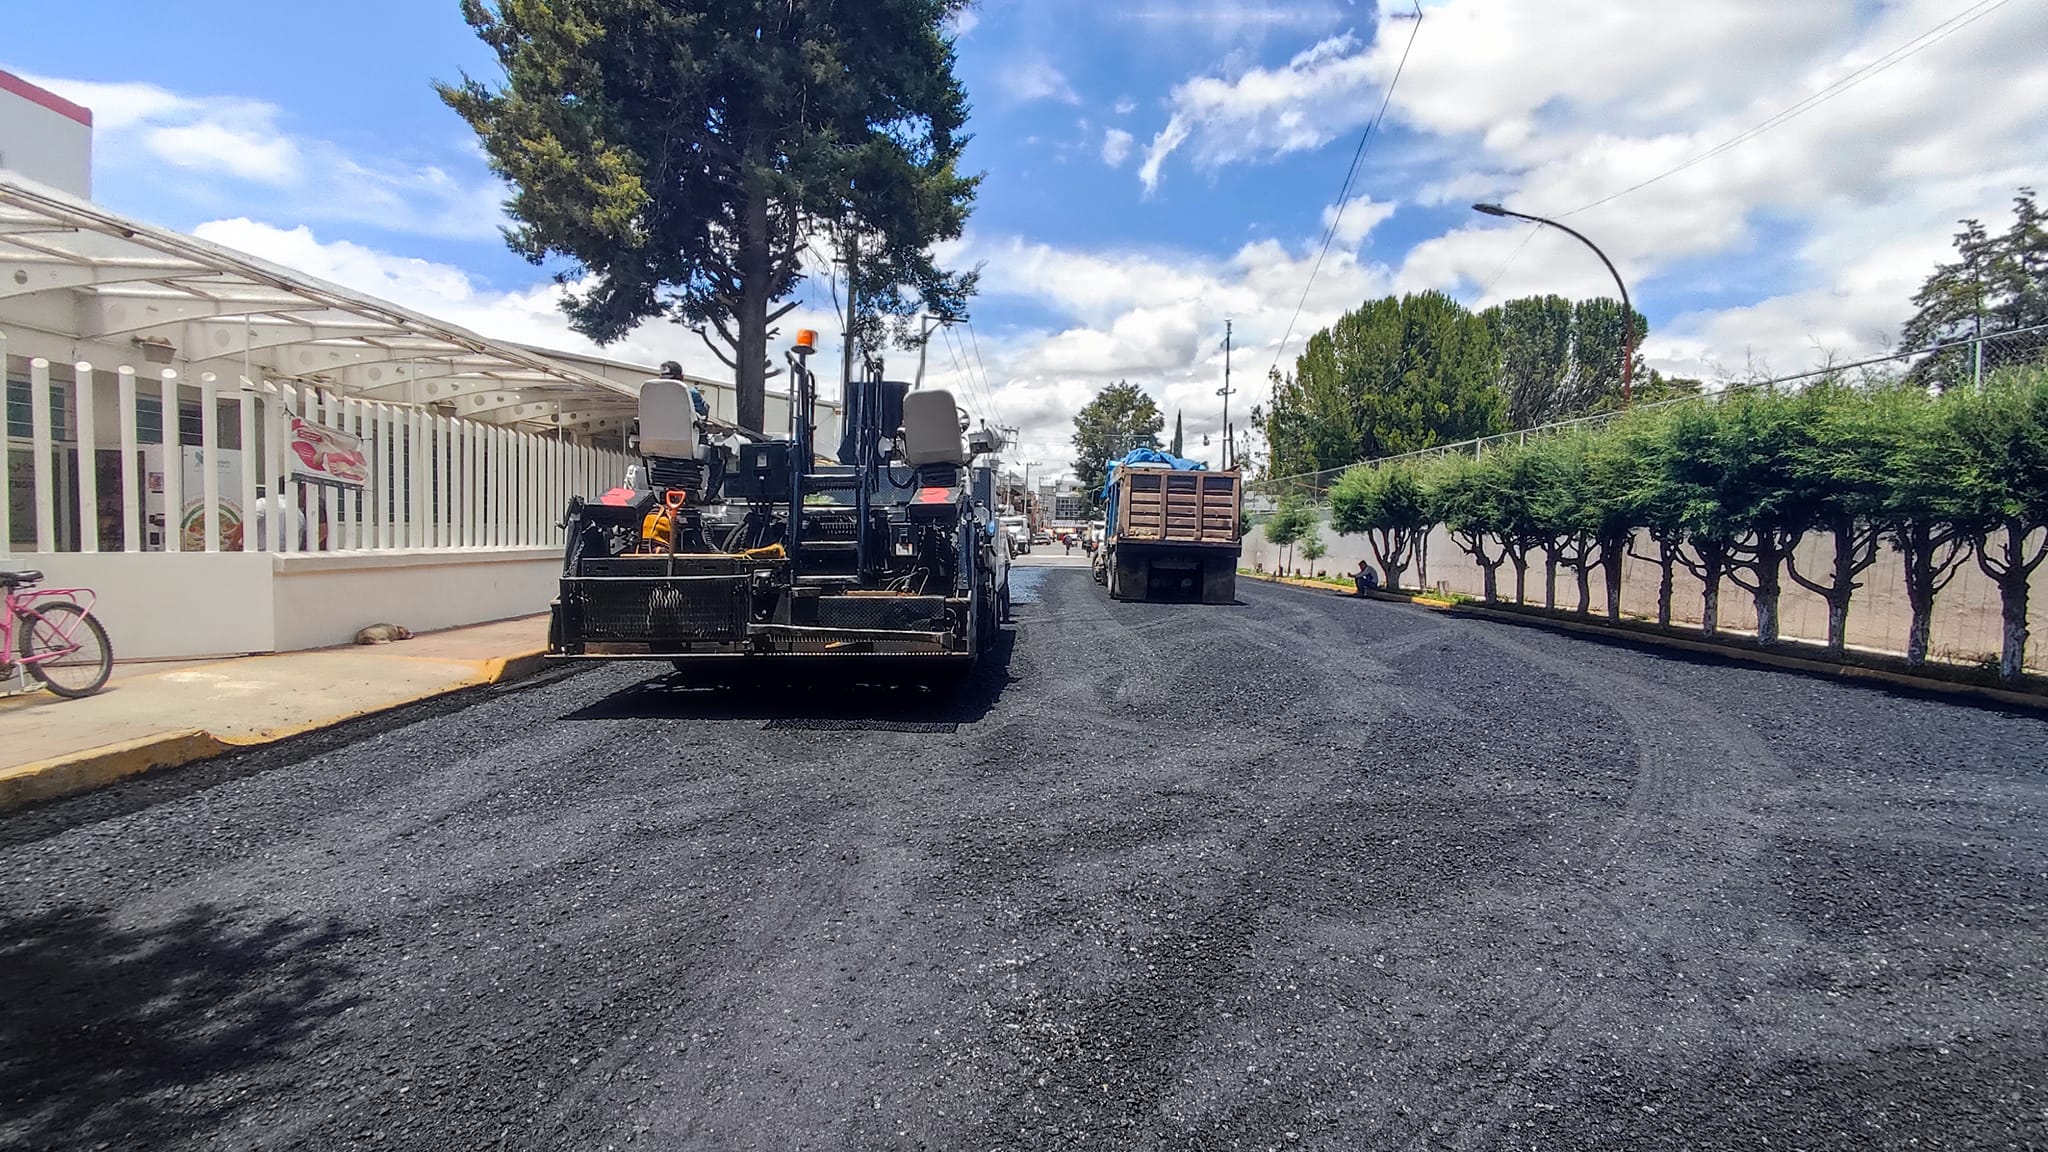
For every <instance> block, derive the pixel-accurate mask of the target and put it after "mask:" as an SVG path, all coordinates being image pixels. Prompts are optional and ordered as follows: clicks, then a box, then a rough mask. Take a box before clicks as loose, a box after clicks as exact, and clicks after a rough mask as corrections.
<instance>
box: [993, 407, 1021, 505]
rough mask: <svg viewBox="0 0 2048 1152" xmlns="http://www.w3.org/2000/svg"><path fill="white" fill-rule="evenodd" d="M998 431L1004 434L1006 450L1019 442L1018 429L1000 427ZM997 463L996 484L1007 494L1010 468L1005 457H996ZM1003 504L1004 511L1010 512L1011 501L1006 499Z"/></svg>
mask: <svg viewBox="0 0 2048 1152" xmlns="http://www.w3.org/2000/svg"><path fill="white" fill-rule="evenodd" d="M996 431H998V432H1000V433H1002V434H1003V447H1004V448H1005V449H1008V448H1009V447H1010V446H1011V445H1013V444H1015V443H1016V442H1017V436H1018V432H1019V430H1018V429H1016V428H1004V427H1000V426H999V427H997V428H996ZM996 462H997V463H996V482H997V483H998V484H999V485H1001V486H1002V488H1003V490H1004V491H1005V492H1007V491H1008V490H1009V488H1010V485H1009V466H1008V464H1007V462H1005V461H1004V460H1003V457H1001V456H997V457H996ZM1002 504H1003V509H1004V511H1008V510H1009V501H1008V500H1007V499H1006V500H1003V501H1002Z"/></svg>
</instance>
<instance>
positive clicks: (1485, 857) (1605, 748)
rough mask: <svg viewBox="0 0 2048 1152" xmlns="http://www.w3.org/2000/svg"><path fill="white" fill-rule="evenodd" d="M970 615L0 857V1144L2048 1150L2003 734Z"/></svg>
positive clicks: (235, 781) (2036, 959)
mask: <svg viewBox="0 0 2048 1152" xmlns="http://www.w3.org/2000/svg"><path fill="white" fill-rule="evenodd" d="M1017 581H1018V586H1019V593H1020V595H1019V604H1018V607H1017V615H1018V621H1017V625H1016V628H1015V631H1014V632H1012V633H1010V634H1008V636H1007V637H1006V640H1005V644H1004V648H1003V651H1001V652H999V653H998V654H997V658H995V659H992V660H990V661H988V662H987V664H985V666H984V667H983V668H982V669H981V670H980V671H979V672H978V673H977V674H976V676H975V678H974V679H973V680H972V681H971V682H970V683H968V684H966V685H964V686H962V687H961V689H960V690H959V691H958V692H957V693H952V694H948V693H938V694H933V693H923V692H902V691H893V692H892V691H885V690H872V689H871V690H860V691H845V690H841V689H837V688H833V687H831V686H829V685H825V686H820V685H812V686H809V687H807V688H804V689H801V690H789V691H785V692H782V693H778V694H775V695H773V696H770V697H766V698H763V697H753V696H741V695H735V694H733V693H730V692H715V691H714V692H705V691H679V690H675V689H673V688H671V687H669V686H667V685H665V684H664V682H663V681H661V680H660V679H659V678H658V677H657V678H655V679H652V680H650V679H649V676H650V675H651V674H653V673H657V672H659V671H661V670H660V669H657V668H651V667H649V666H636V665H617V666H607V667H602V668H595V669H591V670H588V671H584V672H581V673H580V674H579V673H571V672H556V673H550V674H548V675H546V676H543V677H542V678H540V679H538V680H534V681H529V682H527V683H525V684H521V685H517V686H514V687H512V688H509V689H504V690H499V691H494V692H488V693H481V694H476V695H472V696H469V697H465V698H461V699H459V700H455V701H448V702H442V703H438V704H433V705H428V706H423V707H421V708H417V709H414V710H411V711H409V712H405V713H400V714H397V715H395V716H387V717H384V718H380V719H377V720H374V721H369V722H365V723H361V724H358V725H355V726H353V727H351V728H347V729H343V730H341V731H339V732H335V733H329V734H325V735H322V736H319V737H314V738H310V739H306V740H301V741H298V742H294V743H291V744H287V745H282V746H279V747H275V748H271V749H267V750H264V751H260V752H255V753H251V754H248V755H245V756H241V757H237V758H233V759H229V760H224V761H219V762H216V763H213V764H209V765H203V766H198V767H194V768H190V769H186V770H182V771H179V772H174V773H167V774H164V775H162V776H160V777H157V778H148V779H143V780H138V781H134V782H131V783H128V784H124V785H119V786H116V787H114V788H110V789H107V790H105V791H102V792H99V793H95V794H93V795H89V796H85V797H79V798H75V799H73V800H69V801H64V802H60V803H56V804H51V805H46V806H44V807H41V808H38V809H34V810H31V811H28V812H25V813H17V814H14V815H11V816H8V817H5V818H4V819H0V989H4V991H0V1147H6V1148H24V1149H42V1148H113V1149H131V1148H136V1149H141V1148H148V1149H188V1148H189V1149H327V1148H393V1149H448V1150H460V1152H472V1150H477V1149H498V1148H506V1149H556V1148H561V1149H601V1148H624V1149H640V1148H645V1149H719V1150H725V1149H762V1150H769V1149H773V1150H777V1152H782V1150H794V1149H962V1150H982V1152H995V1150H1023V1149H1056V1148H1064V1149H1125V1148H1130V1149H1332V1150H1335V1149H1419V1148H1444V1149H1451V1148H1485V1149H1496V1148H1497V1149H1510V1148H1513V1149H1527V1148H1540V1149H1561V1150H1575V1149H1591V1148H1607V1149H1617V1150H1619V1149H1698V1148H1725V1149H1759V1148H1766V1147H1768V1148H1772V1149H1843V1148H1856V1149H1863V1148H1868V1149H1893V1148H1927V1149H1954V1148H2027V1147H2042V1146H2044V1145H2048V1047H2044V1045H2048V907H2044V905H2048V831H2044V829H2043V822H2042V817H2043V812H2044V806H2048V803H2044V802H2048V722H2044V721H2043V720H2041V719H2037V718H2032V717H2029V716H2024V715H2019V714H2013V713H2006V712H1999V711H1990V710H1984V709H1980V708H1975V707H1967V706H1959V705H1956V704H1953V703H1949V702H1945V701H1941V700H1936V699H1928V698H1920V697H1915V696H1910V695H1902V694H1895V693H1889V692H1886V691H1882V690H1878V689H1875V688H1871V687H1865V686H1860V685H1852V684H1844V683H1837V682H1832V681H1828V680H1823V679H1818V678H1809V677H1803V676H1799V675H1793V674H1787V673H1779V672H1772V671H1763V670H1757V669H1750V668H1742V667H1732V666H1727V665H1723V664H1718V663H1714V662H1707V661H1696V660H1682V659H1674V658H1673V657H1671V656H1668V655H1662V654H1658V653H1654V652H1647V651H1641V650H1636V649H1633V648H1628V647H1620V646H1613V645H1606V644H1600V643H1596V642H1591V641H1587V640H1584V639H1578V638H1573V637H1567V636H1561V635H1556V634H1552V633H1548V632H1544V631H1539V630H1535V629H1529V628H1521V627H1515V626H1510V625H1501V624H1493V623H1483V622H1473V621H1464V620H1458V619H1453V618H1449V617H1446V616H1443V615H1439V614H1433V613H1430V612H1428V611H1425V610H1422V609H1419V608H1412V607H1408V606H1402V605H1389V604H1380V603H1360V602H1356V601H1349V600H1341V599H1337V598H1333V597H1327V596H1321V595H1316V594H1311V593H1306V592H1301V591H1296V590H1292V589H1285V588H1276V587H1272V586H1268V585H1257V584H1247V585H1246V586H1245V587H1243V588H1242V589H1241V600H1242V603H1241V604H1239V605H1237V606H1234V607H1202V606H1196V605H1145V604H1113V603H1111V602H1109V601H1107V600H1106V599H1105V598H1104V597H1103V595H1102V593H1101V590H1100V589H1099V588H1097V587H1095V586H1094V585H1092V584H1090V583H1089V582H1088V579H1087V576H1086V573H1085V572H1081V571H1077V570H1072V569H1063V570H1036V571H1034V570H1028V569H1027V570H1020V571H1019V572H1018V573H1017Z"/></svg>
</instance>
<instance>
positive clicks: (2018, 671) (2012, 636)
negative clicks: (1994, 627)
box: [1998, 573, 2027, 684]
mask: <svg viewBox="0 0 2048 1152" xmlns="http://www.w3.org/2000/svg"><path fill="white" fill-rule="evenodd" d="M1998 610H1999V617H2000V619H1999V623H2000V629H1999V634H2000V638H2001V643H2000V645H1999V653H1998V678H1999V679H2000V680H2003V681H2005V682H2006V683H2008V684H2010V683H2014V682H2017V681H2018V680H2019V678H2020V677H2021V676H2023V675H2025V674H2026V670H2027V577H2026V575H2025V574H2024V573H2022V574H2018V575H2015V576H2010V577H2007V578H2006V579H2004V580H2000V581H1999V582H1998Z"/></svg>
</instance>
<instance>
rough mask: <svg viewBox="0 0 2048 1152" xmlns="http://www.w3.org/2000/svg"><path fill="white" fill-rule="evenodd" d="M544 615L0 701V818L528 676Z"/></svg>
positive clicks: (542, 637)
mask: <svg viewBox="0 0 2048 1152" xmlns="http://www.w3.org/2000/svg"><path fill="white" fill-rule="evenodd" d="M547 628H548V618H547V616H545V615H539V616H527V617H522V618H520V619H517V620H503V621H499V622H497V623H494V624H478V625H474V626H472V627H468V628H451V629H449V630H447V631H445V632H433V633H427V634H424V635H420V636H416V637H414V638H413V639H411V640H402V641H399V642H397V643H394V644H378V645H365V646H355V645H350V646H347V647H341V648H322V649H318V650H315V651H311V652H290V653H284V654H280V655H275V656H244V657H239V658H233V659H224V660H214V661H184V662H179V663H164V664H124V665H121V666H119V667H117V668H116V669H115V672H114V678H113V680H112V681H111V682H110V683H109V684H108V685H107V687H106V688H105V689H104V690H103V691H101V692H100V693H99V694H98V695H95V696H90V697H87V698H86V699H83V700H63V699H60V698H58V697H56V696H54V695H51V694H50V693H48V692H43V691H35V692H29V693H26V694H22V695H15V696H9V697H6V698H4V699H0V810H5V809H8V808H13V807H18V806H19V805H22V804H26V803H30V802H33V801H36V800H45V799H49V798H51V797H54V796H63V795H69V794H71V793H73V792H82V791H85V790H86V789H89V788H97V787H99V786H100V785H102V784H105V783H108V782H109V781H112V780H118V779H120V778H122V777H124V776H133V775H136V774H138V773H141V772H147V771H150V770H152V769H155V768H166V767H172V766H174V765H178V764H185V763H190V762H191V761H194V760H202V759H205V758H207V757H209V756H216V755H219V754H220V753H222V752H226V751H230V750H233V749H236V748H246V747H251V746H254V745H258V744H267V743H270V742H272V741H275V740H283V739H285V738H286V737H290V736H296V735H299V734H301V733H304V732H311V731H314V730H315V729H319V728H326V727H329V726H331V725H334V724H339V723H341V722H342V721H344V720H351V719H354V718H356V717H358V716H366V715H369V714H371V713H375V712H383V711H387V710H389V709H392V708H397V707H400V706H402V705H406V704H411V703H414V702H416V701H420V700H426V699H429V698H431V697H435V696H440V695H444V694H446V693H449V692H455V691H459V690H461V689H464V688H473V687H477V686H479V685H485V684H495V683H499V682H501V681H504V680H508V679H513V678H516V677H518V676H522V675H528V674H531V673H532V672H534V671H537V670H538V669H539V668H540V666H541V656H542V653H543V652H544V651H545V650H546V647H547Z"/></svg>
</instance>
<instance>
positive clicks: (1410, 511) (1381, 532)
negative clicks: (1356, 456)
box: [1330, 463, 1436, 590]
mask: <svg viewBox="0 0 2048 1152" xmlns="http://www.w3.org/2000/svg"><path fill="white" fill-rule="evenodd" d="M1330 522H1331V524H1332V525H1333V526H1335V528H1336V529H1337V531H1338V533H1339V534H1341V535H1345V536H1351V535H1361V534H1362V535H1364V536H1365V538H1366V541H1367V543H1368V544H1370V545H1371V547H1372V552H1373V557H1374V558H1375V559H1377V560H1378V561H1379V562H1380V569H1381V571H1382V573H1383V574H1384V575H1385V577H1386V586H1387V588H1388V589H1389V590H1392V589H1397V588H1399V587H1400V586H1401V574H1402V573H1403V572H1405V571H1406V570H1407V568H1408V565H1409V563H1410V562H1412V561H1413V560H1414V558H1415V547H1416V543H1417V542H1418V541H1419V540H1420V539H1421V537H1422V535H1423V534H1424V533H1426V532H1427V531H1428V530H1429V528H1430V526H1431V525H1432V524H1434V523H1435V522H1436V509H1435V508H1434V507H1433V506H1432V504H1431V501H1430V495H1429V491H1428V489H1427V488H1426V487H1425V486H1424V482H1423V469H1422V467H1420V466H1418V465H1415V464H1411V463H1394V464H1388V465H1384V466H1382V467H1371V466H1360V467H1357V468H1353V469H1351V470H1350V471H1348V472H1346V473H1344V475H1343V476H1341V477H1339V478H1338V480H1337V483H1336V484H1335V485H1334V486H1332V487H1331V489H1330Z"/></svg>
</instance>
